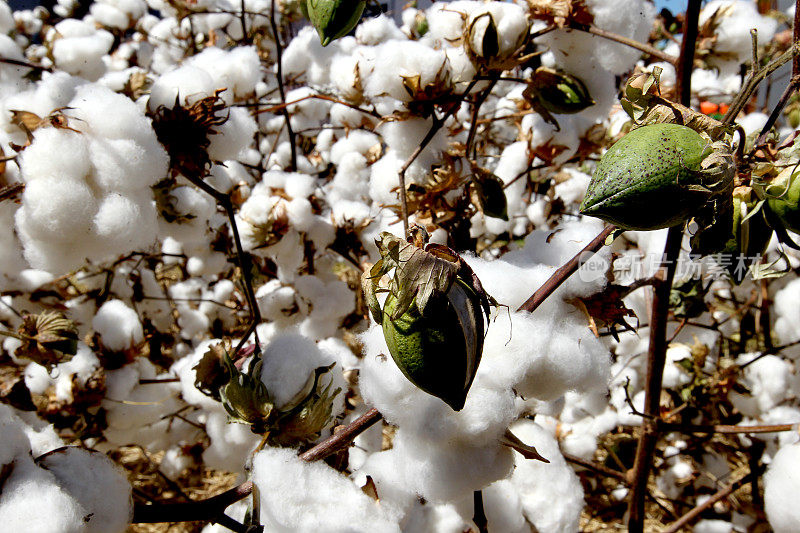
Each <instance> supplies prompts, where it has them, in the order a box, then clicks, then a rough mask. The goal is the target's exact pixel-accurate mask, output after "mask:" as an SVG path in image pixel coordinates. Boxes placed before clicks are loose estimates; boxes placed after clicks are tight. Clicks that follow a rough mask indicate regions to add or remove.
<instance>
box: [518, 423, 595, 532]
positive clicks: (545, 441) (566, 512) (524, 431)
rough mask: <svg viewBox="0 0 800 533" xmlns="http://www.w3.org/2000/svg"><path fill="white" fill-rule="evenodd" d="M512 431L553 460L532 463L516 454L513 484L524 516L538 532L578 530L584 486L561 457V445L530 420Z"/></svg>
mask: <svg viewBox="0 0 800 533" xmlns="http://www.w3.org/2000/svg"><path fill="white" fill-rule="evenodd" d="M511 430H512V432H513V433H514V434H515V435H516V436H517V437H519V439H520V440H521V441H522V442H524V443H525V444H528V445H530V446H533V447H535V448H536V451H538V452H539V453H540V454H541V455H542V456H543V457H545V458H547V460H549V461H550V462H549V463H543V462H541V461H532V460H530V459H525V458H524V457H522V456H521V455H519V454H514V463H515V466H516V468H515V469H514V473H513V474H512V476H511V483H512V484H513V485H514V487H515V488H516V490H517V491H518V494H519V498H520V501H521V502H522V509H523V512H524V513H525V517H526V518H527V519H528V520H529V521H530V522H531V523H532V524H533V525H535V526H536V529H537V530H538V531H578V520H579V519H580V516H581V509H583V487H582V486H581V482H580V480H578V476H577V475H575V472H574V471H573V470H572V468H570V467H569V465H567V462H566V461H565V460H564V457H563V456H562V455H561V451H560V450H559V448H558V442H557V441H556V440H555V439H554V438H553V436H552V435H551V434H550V433H548V432H547V431H545V430H544V429H542V428H541V427H540V426H538V425H537V424H536V423H535V422H533V421H530V420H522V421H520V422H518V423H516V424H514V426H512V428H511Z"/></svg>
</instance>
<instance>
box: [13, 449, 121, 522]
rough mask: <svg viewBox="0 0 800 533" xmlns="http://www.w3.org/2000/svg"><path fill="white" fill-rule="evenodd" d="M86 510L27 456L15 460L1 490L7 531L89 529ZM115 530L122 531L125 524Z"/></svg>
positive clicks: (52, 476) (50, 475)
mask: <svg viewBox="0 0 800 533" xmlns="http://www.w3.org/2000/svg"><path fill="white" fill-rule="evenodd" d="M89 514H90V511H88V510H87V509H86V508H84V507H83V506H82V505H81V504H80V503H78V501H77V500H76V499H75V498H73V497H72V496H71V495H70V494H69V493H68V492H67V491H66V490H65V489H64V488H63V487H61V485H59V483H58V482H57V481H56V478H55V476H54V475H53V474H51V473H50V472H48V471H47V470H44V469H42V468H39V467H38V466H36V464H35V463H34V462H33V460H32V459H31V458H30V457H27V456H26V457H24V458H20V460H19V461H17V462H16V463H15V464H14V469H13V470H12V471H11V472H10V474H9V476H8V478H7V479H6V480H5V483H3V492H2V493H0V523H2V524H3V528H4V529H6V530H8V531H26V532H30V533H52V532H53V531H66V532H75V533H77V532H81V531H88V529H86V526H87V524H86V522H84V518H85V517H87V516H88V515H89ZM89 518H91V517H89ZM94 531H102V530H94ZM117 531H120V533H121V532H122V531H124V528H123V529H121V530H117Z"/></svg>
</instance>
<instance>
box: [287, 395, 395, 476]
mask: <svg viewBox="0 0 800 533" xmlns="http://www.w3.org/2000/svg"><path fill="white" fill-rule="evenodd" d="M380 419H381V414H380V413H379V412H378V410H377V409H375V408H374V407H373V408H371V409H370V410H369V411H367V412H366V413H364V414H363V415H361V416H359V417H358V418H356V419H355V420H353V421H352V422H350V424H348V425H347V426H345V427H343V428H341V429H340V430H339V431H336V432H335V433H334V434H333V435H331V436H330V437H328V438H327V439H325V440H324V441H322V442H320V443H319V444H317V445H316V446H314V447H313V448H311V449H310V450H308V451H306V452H304V453H302V454H300V459H302V460H303V461H309V462H310V461H317V460H319V459H324V458H325V457H328V456H329V455H331V454H333V453H336V452H337V451H339V450H341V449H342V448H343V447H344V446H346V445H348V444H350V442H351V441H352V440H353V439H354V438H356V437H357V436H358V435H360V434H361V433H363V432H364V431H366V430H367V429H368V428H369V427H371V426H372V425H374V424H375V423H376V422H378V421H379V420H380Z"/></svg>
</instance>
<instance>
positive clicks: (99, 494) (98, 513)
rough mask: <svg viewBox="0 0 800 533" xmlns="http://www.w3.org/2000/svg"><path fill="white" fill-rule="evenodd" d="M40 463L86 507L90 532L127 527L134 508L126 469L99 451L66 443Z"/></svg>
mask: <svg viewBox="0 0 800 533" xmlns="http://www.w3.org/2000/svg"><path fill="white" fill-rule="evenodd" d="M39 466H40V467H41V468H44V469H45V470H47V471H48V472H50V473H52V474H53V475H54V476H55V479H56V481H57V483H58V484H59V485H60V486H61V487H63V488H64V489H65V490H66V491H67V493H68V494H69V495H70V496H71V497H72V498H75V500H76V501H77V503H78V504H79V505H80V506H81V507H82V508H83V509H85V510H86V511H87V514H86V515H85V516H84V522H85V525H84V529H82V531H86V532H87V533H106V532H108V533H110V532H114V531H119V532H122V531H125V530H126V528H127V526H128V522H129V521H130V518H131V514H132V512H133V505H132V501H131V486H130V484H129V483H128V479H127V476H126V475H125V473H124V471H122V469H121V468H120V467H118V466H117V465H115V464H114V463H113V462H111V460H110V459H108V458H107V457H106V456H105V455H103V454H102V453H100V452H95V451H91V450H84V449H81V448H76V447H67V448H64V449H62V450H59V451H56V452H53V453H51V454H48V455H47V456H46V457H44V458H43V459H42V460H41V461H40V462H39Z"/></svg>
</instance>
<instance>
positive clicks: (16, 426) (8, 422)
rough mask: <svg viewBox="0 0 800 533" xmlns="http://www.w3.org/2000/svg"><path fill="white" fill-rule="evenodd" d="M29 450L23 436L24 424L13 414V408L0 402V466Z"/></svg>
mask: <svg viewBox="0 0 800 533" xmlns="http://www.w3.org/2000/svg"><path fill="white" fill-rule="evenodd" d="M29 451H30V446H29V444H28V439H27V438H26V437H25V424H24V423H23V422H22V420H20V419H19V417H17V416H16V414H14V410H13V409H12V408H11V407H9V406H7V405H5V404H0V467H3V466H5V465H7V464H10V463H11V462H13V461H14V460H15V459H16V458H17V457H18V456H22V455H26V454H28V452H29Z"/></svg>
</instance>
